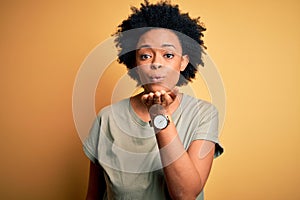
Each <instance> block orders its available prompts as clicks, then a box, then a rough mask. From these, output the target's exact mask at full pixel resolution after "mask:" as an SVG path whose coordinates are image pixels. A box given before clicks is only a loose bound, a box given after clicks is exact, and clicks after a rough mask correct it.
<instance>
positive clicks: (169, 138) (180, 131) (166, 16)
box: [84, 1, 223, 200]
mask: <svg viewBox="0 0 300 200" xmlns="http://www.w3.org/2000/svg"><path fill="white" fill-rule="evenodd" d="M132 11H133V13H132V14H131V15H130V16H129V17H128V19H126V20H124V21H123V22H122V24H121V25H119V30H118V32H117V34H116V45H117V47H118V48H119V50H120V51H119V62H120V63H123V64H125V65H126V66H127V68H128V74H129V75H130V76H131V77H132V78H133V79H134V80H136V81H137V83H138V84H139V85H141V86H142V87H143V89H144V91H143V92H141V93H139V94H137V95H135V96H132V97H130V98H128V99H124V100H122V101H120V102H118V103H115V104H113V105H110V106H108V107H105V108H103V109H102V110H101V111H100V113H99V115H98V117H97V119H96V120H95V122H94V125H93V127H92V129H91V131H90V135H89V137H88V138H87V139H86V141H85V143H84V152H85V153H86V155H87V156H88V158H89V159H90V160H91V164H90V177H89V187H88V193H87V199H151V200H152V199H170V198H171V199H203V188H204V185H205V183H206V181H207V178H208V175H209V172H210V169H211V166H212V162H213V158H214V156H215V157H216V156H218V155H220V154H221V153H222V152H223V149H222V148H221V146H220V145H219V141H218V112H217V110H216V108H215V107H214V106H213V105H212V104H210V103H208V102H205V101H202V100H200V99H196V98H194V97H191V96H188V95H185V94H182V93H180V92H179V91H178V89H177V87H178V86H181V85H185V84H187V83H188V82H189V81H191V80H192V79H193V78H194V77H195V73H196V72H197V66H198V65H201V64H203V63H202V60H201V55H202V53H203V47H204V46H203V40H202V36H203V34H202V32H203V31H205V28H204V27H203V25H202V24H201V23H200V22H199V18H198V19H191V18H190V17H189V16H188V14H182V13H181V12H180V11H179V9H178V6H177V5H176V6H174V5H171V4H170V3H169V2H159V3H157V4H150V3H149V2H148V1H145V3H144V4H141V8H140V9H138V8H132ZM191 40H195V41H196V42H195V41H193V42H191Z"/></svg>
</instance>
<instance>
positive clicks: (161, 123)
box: [153, 115, 168, 129]
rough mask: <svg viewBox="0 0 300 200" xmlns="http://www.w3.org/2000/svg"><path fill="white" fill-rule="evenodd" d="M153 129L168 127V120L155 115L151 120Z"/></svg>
mask: <svg viewBox="0 0 300 200" xmlns="http://www.w3.org/2000/svg"><path fill="white" fill-rule="evenodd" d="M153 125H154V126H155V128H158V129H164V128H166V127H167V126H168V119H167V118H166V117H165V116H164V115H157V116H155V118H154V120H153Z"/></svg>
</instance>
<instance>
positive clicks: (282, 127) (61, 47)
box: [0, 0, 300, 200]
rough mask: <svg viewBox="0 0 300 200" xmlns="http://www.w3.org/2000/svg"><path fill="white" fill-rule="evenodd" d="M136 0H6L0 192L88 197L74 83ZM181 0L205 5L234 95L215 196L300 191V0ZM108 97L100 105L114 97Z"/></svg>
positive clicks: (198, 7)
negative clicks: (76, 122)
mask: <svg viewBox="0 0 300 200" xmlns="http://www.w3.org/2000/svg"><path fill="white" fill-rule="evenodd" d="M139 2H140V1H137V0H125V1H116V0H110V1H83V0H81V1H79V0H77V1H74V0H72V1H71V0H69V1H58V0H55V1H50V0H47V1H46V0H45V1H30V0H28V1H21V0H20V1H16V0H15V1H1V6H0V27H1V31H0V61H1V63H0V65H1V67H0V92H1V98H0V133H1V140H0V150H1V151H0V155H1V164H0V177H1V178H0V199H43V200H48V199H49V200H53V199H83V198H84V195H85V191H86V187H87V176H88V160H87V158H86V157H85V156H84V154H83V152H82V147H81V145H82V143H81V141H80V139H79V136H78V135H77V132H76V130H75V126H74V123H73V118H72V88H73V83H74V81H75V77H76V73H77V70H78V69H79V67H80V65H81V63H82V62H83V60H84V58H85V57H86V56H87V55H88V53H89V52H90V51H91V50H92V49H93V48H94V47H95V46H96V45H98V44H99V43H100V42H101V41H103V40H105V39H106V38H108V37H109V36H110V34H111V33H113V32H114V31H115V30H116V26H117V25H118V24H119V23H120V22H121V21H122V19H124V18H126V17H127V16H128V14H129V5H138V3H139ZM173 2H174V3H179V4H180V6H181V9H182V10H183V11H189V12H190V14H191V16H192V17H196V16H202V20H203V21H204V22H205V24H206V27H207V29H208V30H207V31H206V34H205V43H206V45H207V46H208V52H209V53H210V55H211V57H212V58H213V60H214V62H215V63H216V64H217V66H218V69H219V71H220V73H221V75H222V78H223V81H224V85H225V89H226V94H227V106H226V109H227V112H226V121H225V125H224V128H223V131H222V133H221V141H222V144H223V146H224V147H225V154H224V155H223V156H222V157H220V158H218V159H216V160H215V162H214V165H213V169H212V173H211V176H210V178H209V180H208V183H207V186H206V197H207V199H208V200H214V199H230V200H232V199H243V200H247V199H249V200H250V199H251V200H252V199H256V200H260V199H261V200H265V199H278V200H279V199H280V200H282V199H289V200H290V199H295V200H296V199H300V193H299V189H298V187H299V185H300V174H299V169H300V162H299V157H300V155H299V150H298V148H297V145H299V139H300V136H299V134H300V123H299V119H300V88H299V86H300V78H299V75H300V69H299V67H300V56H299V53H300V39H299V36H300V27H299V26H300V23H299V19H300V12H299V11H300V2H299V1H298V0H265V1H261V0H227V1H221V0H216V1H208V0H207V1H203V0H201V1H198V0H197V1H196V0H191V1H179V0H176V1H173ZM122 70H123V71H122ZM122 72H124V69H120V71H119V72H116V74H117V75H118V74H119V75H120V74H122ZM116 77H118V76H116ZM107 80H110V79H107ZM111 81H116V78H112V79H111ZM100 85H101V84H100ZM100 92H101V91H100ZM204 93H205V91H204ZM99 95H100V96H99ZM100 97H101V93H100V94H99V91H98V92H97V98H96V99H97V106H98V107H99V106H101V105H102V104H103V105H104V104H106V103H108V102H109V101H108V100H107V99H109V95H108V94H103V97H104V98H100ZM100 99H102V100H103V99H104V100H103V102H98V101H99V100H100Z"/></svg>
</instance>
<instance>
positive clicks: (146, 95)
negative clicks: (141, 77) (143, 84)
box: [141, 94, 149, 105]
mask: <svg viewBox="0 0 300 200" xmlns="http://www.w3.org/2000/svg"><path fill="white" fill-rule="evenodd" d="M148 98H149V95H148V94H144V95H143V96H142V98H141V100H142V103H143V104H145V105H147V101H148Z"/></svg>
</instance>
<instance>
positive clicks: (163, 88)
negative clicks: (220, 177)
mask: <svg viewBox="0 0 300 200" xmlns="http://www.w3.org/2000/svg"><path fill="white" fill-rule="evenodd" d="M188 63H189V58H188V56H187V55H182V47H181V44H180V41H179V40H178V38H177V36H176V35H175V34H174V33H173V32H172V31H170V30H167V29H162V28H157V29H152V30H150V31H148V32H146V33H145V34H143V35H142V36H141V37H140V39H139V42H138V44H137V53H136V64H137V72H138V74H139V77H140V80H141V82H142V84H143V87H144V92H143V93H140V94H138V95H136V96H133V97H131V98H130V103H131V105H132V108H133V109H134V111H135V112H136V113H137V115H138V116H139V117H140V118H141V119H142V120H144V121H145V122H148V121H149V120H151V116H152V115H151V114H150V113H149V109H150V108H151V106H152V105H154V104H160V105H161V106H162V107H163V109H164V111H165V114H166V115H168V116H169V118H170V117H171V115H172V113H173V112H174V111H175V110H176V109H177V107H178V106H179V105H180V101H181V98H182V94H180V93H178V89H177V88H176V83H177V81H178V80H179V76H180V71H183V70H184V69H185V67H186V66H187V65H188ZM156 140H157V144H158V147H159V149H160V154H161V161H162V164H163V166H164V168H163V170H164V174H165V180H166V183H167V186H168V190H169V193H170V196H171V197H172V199H195V198H196V197H197V196H198V194H199V193H200V192H201V191H202V189H203V187H204V185H205V183H206V181H207V178H208V176H209V172H210V169H211V166H212V162H213V156H214V149H215V144H214V143H213V142H210V141H205V140H195V141H193V142H192V143H191V145H190V146H189V148H188V150H185V149H184V147H183V144H182V142H181V141H180V139H179V137H178V132H177V130H176V127H175V125H174V123H173V122H170V124H169V125H168V126H167V128H165V129H163V130H161V131H159V132H156ZM204 148H205V149H209V150H208V152H206V153H205V156H200V152H201V149H202V150H203V149H204ZM101 174H103V172H102V171H101V168H100V167H99V166H97V165H96V164H93V163H91V170H90V177H91V178H90V181H89V190H88V191H89V192H88V195H87V199H95V198H96V197H99V195H101V194H99V193H100V192H101V191H103V190H101V189H98V190H97V188H100V187H102V188H103V184H105V183H104V182H103V175H101ZM92 177H98V178H92ZM99 178H100V179H102V180H99ZM89 193H90V194H89ZM93 197H95V198H93Z"/></svg>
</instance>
